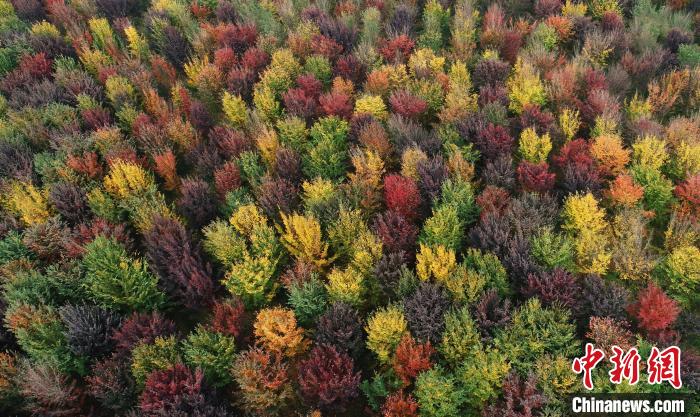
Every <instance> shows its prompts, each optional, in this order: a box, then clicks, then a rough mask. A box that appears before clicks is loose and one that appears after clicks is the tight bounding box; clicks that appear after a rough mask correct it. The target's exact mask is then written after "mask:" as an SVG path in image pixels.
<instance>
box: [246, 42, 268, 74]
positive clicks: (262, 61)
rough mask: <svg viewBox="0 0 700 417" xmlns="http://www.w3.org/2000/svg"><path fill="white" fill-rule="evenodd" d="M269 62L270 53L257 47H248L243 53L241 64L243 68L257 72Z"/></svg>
mask: <svg viewBox="0 0 700 417" xmlns="http://www.w3.org/2000/svg"><path fill="white" fill-rule="evenodd" d="M269 63H270V55H269V54H268V53H267V52H265V51H263V50H262V49H259V48H250V49H248V50H247V51H245V53H244V54H243V57H242V58H241V64H242V65H243V67H244V68H247V69H249V70H252V71H253V73H256V74H257V73H258V72H259V71H260V70H261V69H263V68H265V67H266V66H267V65H268V64H269Z"/></svg>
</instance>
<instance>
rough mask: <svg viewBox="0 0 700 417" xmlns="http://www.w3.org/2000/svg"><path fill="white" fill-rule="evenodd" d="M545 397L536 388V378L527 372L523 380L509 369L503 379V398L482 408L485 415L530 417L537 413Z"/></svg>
mask: <svg viewBox="0 0 700 417" xmlns="http://www.w3.org/2000/svg"><path fill="white" fill-rule="evenodd" d="M546 401H547V400H546V397H545V396H544V395H542V394H541V393H540V392H539V390H538V389H537V378H536V377H535V375H534V374H529V375H528V376H527V379H525V380H523V379H522V378H521V377H520V375H518V373H516V372H515V371H511V373H509V374H508V376H507V377H506V378H505V380H504V381H503V399H502V400H501V401H499V402H498V403H495V404H491V405H489V406H487V407H486V408H485V409H484V413H483V415H485V416H507V417H521V416H522V417H530V416H535V415H538V414H539V412H538V411H539V409H540V408H541V407H542V406H543V405H544V404H545V402H546Z"/></svg>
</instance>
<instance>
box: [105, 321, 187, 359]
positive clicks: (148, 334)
mask: <svg viewBox="0 0 700 417" xmlns="http://www.w3.org/2000/svg"><path fill="white" fill-rule="evenodd" d="M174 333H175V323H174V322H173V321H171V320H170V319H166V318H165V317H163V316H162V315H161V314H160V313H159V312H157V311H155V312H153V313H133V314H132V315H131V317H129V318H128V319H126V320H124V321H123V322H122V324H121V326H120V327H119V328H118V329H116V330H115V331H114V333H113V334H112V339H114V341H115V343H116V349H117V352H118V353H123V354H128V353H129V352H131V349H133V348H134V347H136V345H138V344H141V343H144V344H148V343H153V341H154V340H156V338H157V337H158V336H163V337H165V336H168V335H171V334H174Z"/></svg>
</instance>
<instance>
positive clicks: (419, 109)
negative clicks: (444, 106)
mask: <svg viewBox="0 0 700 417" xmlns="http://www.w3.org/2000/svg"><path fill="white" fill-rule="evenodd" d="M389 103H390V104H391V109H392V110H393V111H394V113H397V114H400V115H401V116H404V117H409V118H412V119H416V118H418V117H419V116H420V115H421V114H422V113H423V112H425V110H426V109H427V108H428V103H426V102H425V100H423V99H422V98H420V97H417V96H414V95H413V94H411V93H409V92H408V91H405V90H402V91H396V92H394V93H393V94H392V95H391V97H389Z"/></svg>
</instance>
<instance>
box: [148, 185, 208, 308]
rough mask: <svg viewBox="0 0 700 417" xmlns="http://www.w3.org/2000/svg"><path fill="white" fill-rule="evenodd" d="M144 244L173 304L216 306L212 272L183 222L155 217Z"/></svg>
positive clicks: (190, 306)
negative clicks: (213, 300)
mask: <svg viewBox="0 0 700 417" xmlns="http://www.w3.org/2000/svg"><path fill="white" fill-rule="evenodd" d="M205 185H206V183H205ZM144 241H145V244H146V249H147V255H148V260H149V265H150V267H151V269H153V270H154V271H155V272H157V273H158V275H159V276H160V280H159V285H160V286H161V287H162V288H163V289H164V290H165V292H166V293H167V294H168V295H169V296H170V297H172V298H173V300H175V301H177V302H179V303H181V304H182V305H184V306H185V307H188V308H192V309H198V308H201V307H206V306H207V305H208V304H210V303H211V302H212V298H213V294H214V282H213V280H212V277H211V268H210V266H209V264H208V263H206V262H205V261H204V260H203V259H202V256H201V253H200V251H199V248H198V247H196V246H195V245H194V244H193V243H192V241H191V239H190V236H189V235H188V234H187V232H186V231H185V228H184V227H183V226H182V225H181V224H180V223H179V222H177V221H176V220H173V219H171V218H167V217H163V216H160V215H157V216H155V217H154V218H153V225H152V227H151V229H150V230H149V231H148V232H147V233H146V235H145V236H144Z"/></svg>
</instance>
